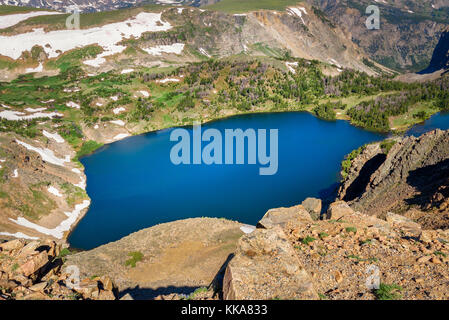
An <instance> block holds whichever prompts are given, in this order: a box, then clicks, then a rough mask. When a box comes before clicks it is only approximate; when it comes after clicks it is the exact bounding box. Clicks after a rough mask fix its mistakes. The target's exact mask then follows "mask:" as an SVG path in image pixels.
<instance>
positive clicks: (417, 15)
mask: <svg viewBox="0 0 449 320" xmlns="http://www.w3.org/2000/svg"><path fill="white" fill-rule="evenodd" d="M309 2H312V3H313V4H314V5H316V6H319V7H320V8H321V9H322V10H323V11H324V12H325V13H326V14H327V15H328V17H329V19H330V20H332V22H333V23H334V24H336V25H338V26H342V28H343V29H344V30H345V31H346V32H347V33H348V34H349V38H350V39H352V41H354V42H355V43H356V44H357V45H358V46H360V47H361V48H362V49H363V50H364V51H365V52H366V53H367V54H368V55H369V56H370V57H371V58H372V59H373V60H376V61H377V62H379V63H382V64H383V65H385V66H387V67H389V68H392V69H396V70H399V71H402V72H418V71H420V70H423V69H424V68H426V67H427V66H428V65H429V62H430V60H431V58H432V54H433V50H434V48H435V47H436V45H437V44H438V41H439V39H440V37H441V35H442V33H443V32H444V30H445V29H446V28H447V26H448V21H449V20H448V13H447V7H448V6H449V3H448V2H447V1H445V0H444V1H443V0H442V1H439V2H438V3H437V2H436V1H432V3H431V2H430V1H424V2H423V1H400V0H398V1H394V2H392V1H388V2H385V1H378V2H375V3H373V2H372V1H367V0H360V1H352V0H337V1H335V0H309ZM372 4H375V5H376V6H378V7H379V9H380V30H368V29H367V28H366V26H365V21H366V19H367V17H368V16H369V15H367V14H366V13H365V10H366V8H367V7H368V6H369V5H372Z"/></svg>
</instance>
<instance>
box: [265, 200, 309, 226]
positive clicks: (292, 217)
mask: <svg viewBox="0 0 449 320" xmlns="http://www.w3.org/2000/svg"><path fill="white" fill-rule="evenodd" d="M289 221H305V222H313V220H312V218H311V217H310V214H309V212H308V211H307V210H306V209H305V208H304V207H303V206H301V205H299V206H295V207H291V208H277V209H271V210H268V211H267V213H266V214H265V215H264V216H263V218H262V220H260V221H259V223H258V224H257V226H258V227H261V228H265V229H269V228H273V227H275V226H281V227H283V226H285V225H286V224H287V223H288V222H289Z"/></svg>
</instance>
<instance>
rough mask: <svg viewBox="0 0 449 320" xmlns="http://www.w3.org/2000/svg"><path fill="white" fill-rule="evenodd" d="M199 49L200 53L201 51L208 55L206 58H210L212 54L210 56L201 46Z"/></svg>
mask: <svg viewBox="0 0 449 320" xmlns="http://www.w3.org/2000/svg"><path fill="white" fill-rule="evenodd" d="M199 51H200V53H201V54H202V55H203V56H206V57H208V58H212V56H211V55H210V54H209V53H208V52H207V51H206V50H204V49H203V48H200V49H199Z"/></svg>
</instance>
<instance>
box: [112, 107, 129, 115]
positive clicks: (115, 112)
mask: <svg viewBox="0 0 449 320" xmlns="http://www.w3.org/2000/svg"><path fill="white" fill-rule="evenodd" d="M123 111H126V109H125V108H124V107H118V108H115V109H113V110H112V112H114V114H120V113H121V112H123Z"/></svg>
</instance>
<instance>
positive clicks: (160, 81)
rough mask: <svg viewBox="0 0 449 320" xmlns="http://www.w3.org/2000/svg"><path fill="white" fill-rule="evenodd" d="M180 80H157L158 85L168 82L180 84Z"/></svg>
mask: <svg viewBox="0 0 449 320" xmlns="http://www.w3.org/2000/svg"><path fill="white" fill-rule="evenodd" d="M179 81H180V80H179V79H176V78H166V79H162V80H156V82H157V83H167V82H179Z"/></svg>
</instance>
